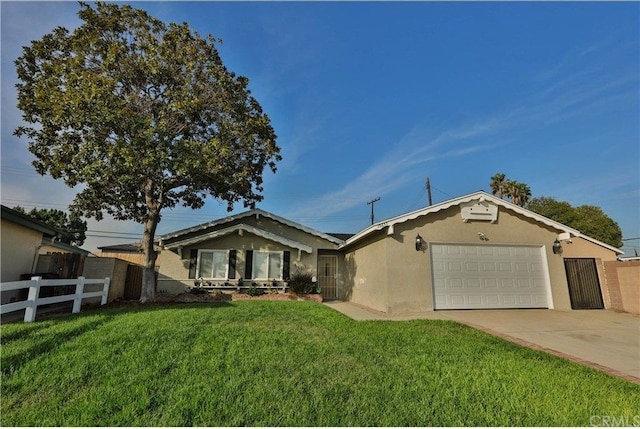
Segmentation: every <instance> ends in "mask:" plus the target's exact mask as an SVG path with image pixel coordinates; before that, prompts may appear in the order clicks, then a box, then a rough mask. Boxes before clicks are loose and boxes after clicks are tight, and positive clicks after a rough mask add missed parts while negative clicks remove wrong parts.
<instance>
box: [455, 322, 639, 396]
mask: <svg viewBox="0 0 640 429" xmlns="http://www.w3.org/2000/svg"><path fill="white" fill-rule="evenodd" d="M459 323H462V324H465V325H467V326H470V327H472V328H474V329H478V330H480V331H483V332H486V333H487V334H490V335H493V336H495V337H499V338H502V339H503V340H507V341H509V342H512V343H515V344H518V345H519V346H523V347H527V348H530V349H533V350H539V351H543V352H545V353H549V354H552V355H555V356H558V357H561V358H564V359H568V360H570V361H572V362H575V363H578V364H580V365H584V366H587V367H590V368H593V369H597V370H599V371H603V372H606V373H607V374H609V375H613V376H615V377H620V378H623V379H625V380H627V381H630V382H632V383H636V384H640V378H638V377H634V376H633V375H630V374H627V373H625V372H622V371H618V370H617V369H613V368H609V367H607V366H604V365H600V364H598V363H595V362H591V361H588V360H585V359H581V358H579V357H576V356H572V355H570V354H567V353H564V352H561V351H558V350H554V349H549V348H547V347H542V346H541V345H539V344H536V343H532V342H529V341H526V340H523V339H520V338H517V337H513V336H511V335H508V334H503V333H501V332H496V331H494V330H492V329H489V328H485V327H483V326H478V325H474V324H473V323H467V322H459Z"/></svg>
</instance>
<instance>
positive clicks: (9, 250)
mask: <svg viewBox="0 0 640 429" xmlns="http://www.w3.org/2000/svg"><path fill="white" fill-rule="evenodd" d="M0 230H1V236H0V238H1V239H2V259H1V261H2V273H1V276H2V281H3V282H13V281H18V280H20V275H21V274H26V273H31V269H32V266H33V263H34V260H35V255H36V253H37V251H38V246H40V244H41V243H42V233H41V232H38V231H34V230H32V229H30V228H25V227H24V226H21V225H18V224H15V223H13V222H8V221H6V220H4V219H3V220H2V225H1V226H0Z"/></svg>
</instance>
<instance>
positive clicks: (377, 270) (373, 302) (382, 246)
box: [345, 237, 389, 312]
mask: <svg viewBox="0 0 640 429" xmlns="http://www.w3.org/2000/svg"><path fill="white" fill-rule="evenodd" d="M345 267H346V276H345V289H346V294H345V299H347V300H349V301H352V302H355V303H358V304H361V305H364V306H367V307H369V308H373V309H375V310H379V311H384V312H388V311H389V295H388V294H389V277H388V274H389V273H388V269H387V242H386V241H385V240H381V239H379V238H378V237H374V238H373V239H370V240H367V241H365V242H363V243H361V244H360V245H359V246H358V247H356V248H353V249H351V251H349V252H348V253H347V254H346V255H345Z"/></svg>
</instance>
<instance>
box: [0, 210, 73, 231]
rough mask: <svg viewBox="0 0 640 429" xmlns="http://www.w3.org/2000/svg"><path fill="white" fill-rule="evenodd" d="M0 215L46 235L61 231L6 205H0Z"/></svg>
mask: <svg viewBox="0 0 640 429" xmlns="http://www.w3.org/2000/svg"><path fill="white" fill-rule="evenodd" d="M0 216H1V217H2V219H6V220H8V221H10V222H13V223H16V224H18V225H21V226H24V227H25V228H29V229H32V230H34V231H38V232H41V233H43V234H45V235H47V236H55V235H58V234H60V233H62V231H59V230H57V229H55V228H53V227H51V226H49V225H47V224H46V223H44V222H42V221H40V220H38V219H35V218H33V217H31V216H29V215H26V214H24V213H20V212H19V211H16V210H13V209H10V208H9V207H7V206H1V207H0Z"/></svg>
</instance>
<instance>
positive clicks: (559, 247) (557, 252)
mask: <svg viewBox="0 0 640 429" xmlns="http://www.w3.org/2000/svg"><path fill="white" fill-rule="evenodd" d="M552 249H553V253H554V255H560V254H562V244H560V240H558V239H557V238H556V240H555V241H554V242H553V247H552Z"/></svg>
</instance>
